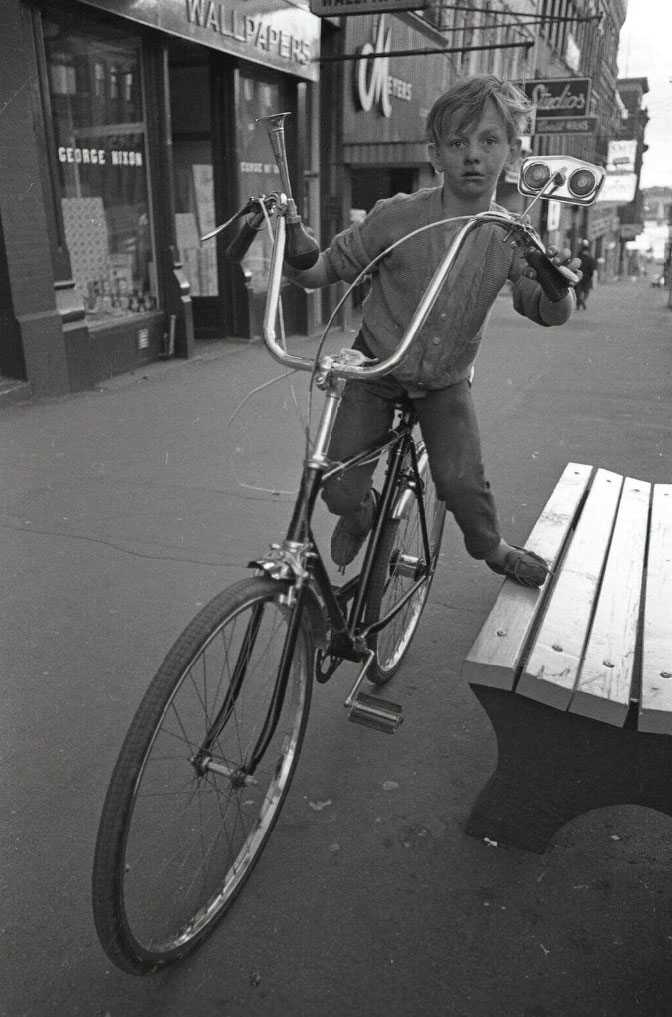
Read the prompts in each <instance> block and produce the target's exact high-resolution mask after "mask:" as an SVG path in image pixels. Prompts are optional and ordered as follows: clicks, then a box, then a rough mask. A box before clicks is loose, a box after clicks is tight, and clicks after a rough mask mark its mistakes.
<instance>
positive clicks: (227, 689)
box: [93, 577, 313, 974]
mask: <svg viewBox="0 0 672 1017" xmlns="http://www.w3.org/2000/svg"><path fill="white" fill-rule="evenodd" d="M285 592H286V584H284V583H280V582H277V581H275V580H271V579H267V578H261V577H259V578H249V579H246V580H243V581H242V582H240V583H237V584H236V585H235V586H232V587H230V588H229V589H228V590H225V591H224V592H223V593H221V594H219V596H217V597H215V598H214V600H212V601H211V602H210V603H209V604H208V605H207V606H206V607H204V608H203V610H202V611H201V612H200V613H199V614H198V615H197V616H196V617H195V618H194V620H193V621H192V622H191V623H190V625H188V626H187V628H186V629H185V631H184V632H183V634H182V635H181V636H180V638H179V639H178V640H177V642H176V643H175V645H174V646H173V648H172V649H171V651H170V652H169V654H168V656H167V657H166V659H165V661H164V663H163V664H162V665H161V667H160V669H159V671H158V673H157V674H156V676H155V678H154V680H153V681H152V683H151V685H150V687H149V689H148V691H147V693H146V695H145V697H144V699H143V701H142V703H141V704H140V707H139V709H138V711H137V713H136V715H135V718H134V720H133V722H132V725H131V728H130V730H129V732H128V735H127V736H126V740H125V742H124V745H123V747H122V750H121V753H120V756H119V759H118V761H117V764H116V767H115V770H114V773H113V775H112V780H111V783H110V787H109V790H108V792H107V797H106V799H105V804H104V806H103V812H102V817H101V821H100V828H99V832H98V841H97V844H96V852H95V860H94V869H93V909H94V918H95V922H96V928H97V930H98V935H99V937H100V940H101V943H102V946H103V948H104V949H105V951H106V952H107V954H108V956H109V957H110V959H111V960H112V961H113V962H114V963H115V964H116V965H117V966H118V967H120V968H122V970H124V971H128V972H131V973H132V974H150V973H152V972H154V971H156V970H158V969H159V968H161V967H163V966H165V965H167V964H170V963H172V962H174V961H176V960H179V959H180V958H181V957H183V956H184V955H185V954H186V953H188V952H189V951H190V950H192V949H194V947H195V946H197V945H198V944H199V943H200V942H201V941H202V940H203V939H204V937H205V936H206V935H207V934H208V933H209V932H210V931H211V930H212V928H213V927H214V924H215V923H216V922H217V921H218V920H219V919H220V918H222V917H223V915H224V914H225V912H226V911H227V909H228V908H229V906H230V905H231V903H232V902H233V900H234V898H235V897H236V895H237V894H238V892H239V891H240V889H241V888H242V886H243V884H244V882H245V880H246V879H247V877H248V876H249V875H250V873H251V871H252V868H253V866H254V865H255V863H256V862H257V860H258V858H259V856H260V854H261V852H262V850H263V849H264V847H265V845H266V843H267V841H268V838H269V835H270V833H271V830H272V828H273V825H274V823H275V821H276V819H277V817H278V814H279V812H280V809H281V808H282V805H283V802H284V799H285V796H286V794H287V790H288V788H289V785H290V782H291V779H292V776H293V774H294V770H295V768H296V764H297V761H298V757H299V752H300V750H301V744H302V742H303V738H304V734H305V729H306V722H307V719H308V711H309V707H310V695H311V688H312V675H313V651H312V641H311V638H310V633H309V631H308V629H307V627H306V624H305V623H304V622H301V623H300V626H299V631H298V635H297V638H296V642H295V645H294V648H293V652H292V654H291V665H290V667H289V673H288V679H287V682H286V686H285V688H284V690H283V689H282V688H280V682H279V678H278V675H279V664H280V659H281V656H282V654H283V649H284V647H285V642H286V638H285V637H286V634H287V627H288V623H289V620H290V617H291V613H292V612H291V610H289V609H288V608H287V607H286V606H285V605H284V604H283V603H282V602H281V595H282V594H283V593H285ZM253 756H254V757H255V758H256V757H258V758H256V761H255V760H253Z"/></svg>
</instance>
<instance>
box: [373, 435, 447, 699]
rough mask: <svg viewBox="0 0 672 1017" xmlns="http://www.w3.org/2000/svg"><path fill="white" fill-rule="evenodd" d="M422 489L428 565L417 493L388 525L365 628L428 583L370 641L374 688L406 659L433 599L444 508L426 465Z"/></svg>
mask: <svg viewBox="0 0 672 1017" xmlns="http://www.w3.org/2000/svg"><path fill="white" fill-rule="evenodd" d="M421 449H422V447H421V448H420V451H421ZM409 467H410V457H409V460H408V462H405V464H404V467H402V476H403V475H404V472H407V470H408V468H409ZM421 487H422V493H423V502H424V505H425V518H426V522H427V533H428V537H429V552H430V553H429V561H428V562H427V561H425V554H424V547H423V539H422V526H421V521H420V507H419V504H418V498H417V496H415V495H413V496H412V497H411V498H410V500H409V501H408V505H407V509H406V511H405V513H404V515H403V516H402V517H401V518H399V519H396V518H390V519H388V520H387V521H386V522H385V524H384V526H383V530H382V533H381V537H380V541H379V544H378V549H377V553H376V557H375V560H374V562H373V565H372V569H371V576H370V578H369V586H368V590H367V594H366V606H365V611H364V624H365V625H373V624H375V622H377V621H378V620H379V619H380V618H383V617H384V616H385V615H386V614H387V613H388V612H389V611H390V610H392V608H393V607H394V605H395V604H396V603H398V601H399V600H400V599H401V597H402V596H403V595H404V593H406V592H407V591H408V590H409V589H410V588H411V586H412V585H413V584H414V583H415V582H417V580H418V579H420V578H422V577H423V576H426V581H425V582H424V583H423V584H422V586H420V587H419V589H418V590H417V592H416V593H415V594H414V595H413V596H412V597H411V598H410V600H409V601H408V602H407V603H406V604H405V605H404V607H402V608H401V610H400V611H399V613H398V614H397V615H395V617H394V618H392V620H391V621H390V622H389V623H388V624H387V625H386V626H385V628H383V629H380V630H379V631H378V632H375V633H373V634H372V635H370V636H369V637H368V640H367V645H368V646H369V648H370V649H372V650H374V651H375V653H376V657H375V660H374V661H373V663H372V664H371V666H370V667H369V670H368V671H367V673H366V676H367V678H368V679H369V681H371V682H373V684H374V685H384V684H385V683H386V682H388V681H389V680H390V678H391V677H392V675H394V674H395V673H396V672H397V671H398V669H399V667H400V666H401V662H402V660H403V659H404V657H405V656H406V653H407V651H408V649H409V647H410V645H411V641H412V639H413V636H414V635H415V631H416V629H417V627H418V623H419V622H420V616H421V615H422V612H423V609H424V606H425V602H426V600H427V597H428V595H429V589H430V586H431V583H432V579H433V577H434V570H435V568H436V563H437V560H438V557H439V551H440V549H441V538H442V536H443V527H444V524H445V518H446V509H445V505H444V503H443V502H442V501H439V499H438V498H437V496H436V488H435V486H434V481H433V480H432V477H431V474H430V472H429V466H428V464H427V463H425V465H424V467H423V469H422V471H421Z"/></svg>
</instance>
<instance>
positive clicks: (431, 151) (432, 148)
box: [427, 141, 443, 173]
mask: <svg viewBox="0 0 672 1017" xmlns="http://www.w3.org/2000/svg"><path fill="white" fill-rule="evenodd" d="M427 155H428V156H429V161H430V162H431V164H432V166H433V167H434V172H435V173H443V163H442V162H441V154H440V152H439V149H438V146H437V145H435V144H434V142H433V141H430V143H429V144H428V145H427Z"/></svg>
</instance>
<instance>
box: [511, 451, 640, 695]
mask: <svg viewBox="0 0 672 1017" xmlns="http://www.w3.org/2000/svg"><path fill="white" fill-rule="evenodd" d="M622 484H623V477H622V476H620V475H619V474H617V473H611V472H610V471H608V470H598V471H597V473H596V475H595V479H594V480H593V484H592V486H591V489H590V492H589V494H588V497H587V499H586V502H585V505H584V507H583V512H582V513H581V518H580V519H579V522H578V524H577V527H576V530H575V532H574V536H573V538H572V542H571V544H570V547H569V550H568V551H567V555H566V557H565V560H564V562H563V565H562V570H561V573H560V575H559V577H558V579H557V582H556V583H555V585H554V588H553V590H552V592H551V597H550V602H549V604H548V607H547V610H546V614H545V615H544V618H543V621H542V623H541V626H540V628H539V630H538V632H537V635H536V638H535V641H534V644H533V646H532V650H531V652H530V655H529V659H528V661H527V663H526V664H525V667H524V669H523V672H522V674H521V676H520V678H519V679H518V684H517V686H516V692H518V693H520V694H521V695H524V696H529V698H530V699H536V700H538V701H539V702H542V703H547V704H548V705H549V706H554V707H556V709H559V710H566V709H567V708H568V706H569V703H570V700H571V696H572V691H573V689H574V683H575V681H576V676H577V673H578V669H579V665H580V662H581V657H582V653H583V647H584V644H585V641H586V635H587V631H588V624H589V620H590V617H591V612H592V605H593V603H594V600H595V596H596V593H597V588H598V584H599V581H600V578H601V576H602V572H603V568H604V562H605V557H606V552H607V548H608V546H609V540H610V537H611V531H612V526H613V521H614V518H615V516H616V509H617V506H618V500H619V496H620V492H621V487H622Z"/></svg>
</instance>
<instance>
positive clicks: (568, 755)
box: [466, 683, 672, 853]
mask: <svg viewBox="0 0 672 1017" xmlns="http://www.w3.org/2000/svg"><path fill="white" fill-rule="evenodd" d="M471 688H472V691H473V692H474V694H475V695H476V697H477V698H478V700H479V701H480V703H481V705H482V706H483V708H484V709H485V711H486V713H487V714H488V717H489V718H490V721H491V723H492V726H493V729H494V731H495V735H496V737H497V749H498V763H497V767H496V769H495V772H494V773H493V775H492V776H491V778H490V780H489V781H488V783H487V784H486V785H485V787H484V788H483V790H482V791H481V792H480V794H479V796H478V798H477V799H476V803H475V805H474V807H473V809H472V811H471V814H470V816H469V819H468V821H467V825H466V832H467V833H468V834H470V835H472V836H474V837H488V838H489V839H490V840H495V841H497V842H498V843H501V844H507V845H511V846H512V847H518V848H523V849H525V850H527V851H537V852H539V853H542V852H543V851H545V850H546V848H547V847H548V845H549V843H550V841H551V839H552V837H553V835H554V834H555V833H556V832H557V831H558V830H559V829H560V828H561V827H562V826H564V824H565V823H567V822H568V821H569V820H570V819H573V818H574V817H575V816H579V815H581V814H583V813H584V812H589V811H591V810H592V809H597V808H601V807H604V806H610V805H644V806H647V807H648V808H652V809H656V810H657V811H659V812H663V813H665V814H666V815H668V816H672V751H671V747H670V740H669V735H659V734H646V733H643V732H641V731H637V730H636V727H635V724H636V707H635V708H633V709H631V711H630V714H629V715H628V717H627V719H626V722H625V726H624V727H615V726H612V725H610V724H604V723H602V722H600V721H597V720H593V719H591V718H589V717H583V716H581V715H579V714H575V713H564V714H563V715H562V716H560V715H559V714H558V711H557V710H556V709H554V708H553V707H551V706H547V705H546V704H544V703H540V702H537V701H535V700H533V699H528V698H526V697H525V696H521V695H516V694H515V693H513V692H509V691H506V690H503V689H497V688H491V687H487V686H483V685H477V684H475V683H472V684H471Z"/></svg>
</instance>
